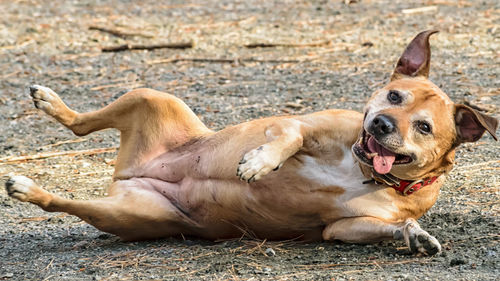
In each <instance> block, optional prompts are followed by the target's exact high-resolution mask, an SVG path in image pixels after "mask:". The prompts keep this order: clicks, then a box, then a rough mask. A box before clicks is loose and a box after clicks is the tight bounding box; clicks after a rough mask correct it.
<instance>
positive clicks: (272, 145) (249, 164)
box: [236, 119, 303, 182]
mask: <svg viewBox="0 0 500 281" xmlns="http://www.w3.org/2000/svg"><path fill="white" fill-rule="evenodd" d="M264 133H265V135H266V139H267V141H268V142H267V143H265V144H263V145H261V146H259V147H257V148H255V149H253V150H251V151H249V152H247V153H246V154H245V155H244V156H243V158H242V159H241V161H240V163H239V166H238V170H237V174H236V175H237V176H239V177H240V179H241V180H244V181H247V182H252V181H256V180H259V179H260V178H262V177H263V176H265V175H267V174H268V173H269V172H271V171H272V170H277V169H279V168H280V167H281V166H282V165H283V163H284V162H285V161H286V160H287V159H288V158H290V157H291V156H292V155H294V154H295V153H296V152H297V151H298V150H299V149H300V148H301V147H302V144H303V136H302V133H301V124H300V121H298V120H294V119H280V120H277V121H276V122H275V123H273V124H272V125H270V126H268V127H267V128H266V129H265V132H264Z"/></svg>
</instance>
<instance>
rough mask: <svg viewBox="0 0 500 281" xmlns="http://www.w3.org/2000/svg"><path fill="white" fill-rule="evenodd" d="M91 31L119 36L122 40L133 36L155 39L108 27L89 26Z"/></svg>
mask: <svg viewBox="0 0 500 281" xmlns="http://www.w3.org/2000/svg"><path fill="white" fill-rule="evenodd" d="M89 30H98V31H101V32H106V33H109V34H111V35H114V36H117V37H121V38H126V37H132V36H141V37H146V38H153V37H154V36H153V35H151V34H144V33H140V32H131V31H125V30H119V29H113V28H107V27H102V26H95V25H91V26H89Z"/></svg>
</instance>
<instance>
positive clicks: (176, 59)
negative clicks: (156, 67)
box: [147, 58, 302, 64]
mask: <svg viewBox="0 0 500 281" xmlns="http://www.w3.org/2000/svg"><path fill="white" fill-rule="evenodd" d="M181 61H190V62H209V63H235V62H236V63H238V62H239V63H245V62H257V63H299V62H301V61H302V60H278V59H254V58H234V59H222V58H170V59H164V60H153V61H149V62H147V63H148V64H160V63H176V62H181Z"/></svg>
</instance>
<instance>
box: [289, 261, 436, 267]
mask: <svg viewBox="0 0 500 281" xmlns="http://www.w3.org/2000/svg"><path fill="white" fill-rule="evenodd" d="M413 262H416V263H420V264H423V263H427V262H428V260H421V259H411V260H404V261H381V262H360V263H330V264H299V265H297V266H299V267H303V268H317V267H319V268H330V267H338V266H362V265H375V266H378V267H380V265H394V264H406V263H413Z"/></svg>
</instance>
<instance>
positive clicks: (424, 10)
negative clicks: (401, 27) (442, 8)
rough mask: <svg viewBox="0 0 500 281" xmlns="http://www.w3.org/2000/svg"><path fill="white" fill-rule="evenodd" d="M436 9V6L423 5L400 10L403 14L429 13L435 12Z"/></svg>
mask: <svg viewBox="0 0 500 281" xmlns="http://www.w3.org/2000/svg"><path fill="white" fill-rule="evenodd" d="M437 10H438V6H424V7H419V8H413V9H403V10H402V11H401V12H402V13H403V14H405V15H411V14H418V13H430V12H436V11H437Z"/></svg>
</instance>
